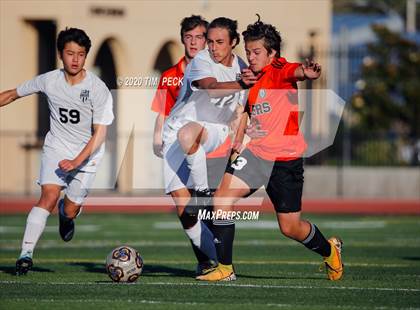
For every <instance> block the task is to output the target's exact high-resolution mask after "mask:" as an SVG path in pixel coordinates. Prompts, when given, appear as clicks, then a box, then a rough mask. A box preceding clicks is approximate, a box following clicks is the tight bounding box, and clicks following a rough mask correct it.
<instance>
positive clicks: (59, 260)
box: [0, 257, 417, 277]
mask: <svg viewBox="0 0 420 310" xmlns="http://www.w3.org/2000/svg"><path fill="white" fill-rule="evenodd" d="M15 261H16V257H9V258H0V263H10V264H12V263H14V262H15ZM144 262H145V263H146V264H152V265H153V264H156V265H163V264H167V265H179V264H191V265H193V264H196V263H197V262H196V261H193V260H148V259H146V260H144ZM36 263H40V264H48V263H50V264H55V263H57V264H62V263H93V264H104V265H105V258H104V259H103V260H98V259H86V258H80V259H79V258H40V259H36ZM235 264H238V265H313V266H319V265H320V264H321V263H320V262H319V261H291V260H267V261H258V260H236V261H235ZM345 265H346V266H348V267H378V268H413V266H415V265H413V264H409V263H408V264H381V263H361V262H353V263H347V262H346V263H345ZM1 272H2V271H1V270H0V273H1ZM413 277H417V276H414V275H413Z"/></svg>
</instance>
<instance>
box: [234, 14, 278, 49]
mask: <svg viewBox="0 0 420 310" xmlns="http://www.w3.org/2000/svg"><path fill="white" fill-rule="evenodd" d="M257 17H258V20H257V21H256V22H255V23H254V24H250V25H248V27H246V30H245V31H244V32H242V35H243V37H244V41H245V42H249V41H257V40H261V39H264V43H263V44H264V47H265V49H266V50H267V51H268V53H269V54H270V53H271V52H272V51H273V50H274V51H276V56H275V57H280V45H281V36H280V33H279V32H278V31H277V29H276V27H274V26H273V25H270V24H264V23H263V22H262V21H260V15H258V14H257Z"/></svg>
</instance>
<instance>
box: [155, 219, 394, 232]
mask: <svg viewBox="0 0 420 310" xmlns="http://www.w3.org/2000/svg"><path fill="white" fill-rule="evenodd" d="M317 226H319V227H320V228H328V229H346V230H347V229H350V230H351V229H378V228H385V227H386V226H387V223H386V221H382V220H380V221H320V222H319V223H317ZM153 228H156V229H165V230H166V229H181V223H180V222H179V221H164V222H163V221H162V222H155V223H154V224H153ZM235 228H237V229H256V230H260V229H263V230H264V229H270V230H271V229H274V230H276V229H277V230H278V229H279V224H278V223H277V221H263V220H261V221H259V220H253V221H237V222H236V223H235Z"/></svg>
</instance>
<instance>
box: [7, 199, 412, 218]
mask: <svg viewBox="0 0 420 310" xmlns="http://www.w3.org/2000/svg"><path fill="white" fill-rule="evenodd" d="M36 201H37V200H36V198H5V197H0V214H19V213H27V212H29V210H30V209H31V208H32V206H33V205H34V204H35V203H36ZM302 209H303V212H306V213H315V214H366V215H367V214H386V215H392V214H397V215H420V200H384V199H342V200H339V199H307V200H303V206H302ZM235 210H238V211H239V210H240V211H251V210H259V211H261V212H273V210H274V209H273V207H272V205H271V203H270V201H269V200H268V199H267V198H263V197H250V198H246V199H241V200H240V201H239V202H238V203H237V204H236V205H235ZM83 212H84V213H170V212H174V204H173V202H172V199H171V198H170V197H167V196H165V197H91V198H88V199H87V200H86V203H85V205H84V208H83Z"/></svg>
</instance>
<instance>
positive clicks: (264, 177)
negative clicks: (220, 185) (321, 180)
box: [226, 149, 303, 213]
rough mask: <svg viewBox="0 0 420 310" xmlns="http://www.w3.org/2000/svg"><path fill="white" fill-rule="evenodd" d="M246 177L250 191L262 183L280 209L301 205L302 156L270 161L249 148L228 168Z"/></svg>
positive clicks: (240, 176) (243, 178) (244, 179)
mask: <svg viewBox="0 0 420 310" xmlns="http://www.w3.org/2000/svg"><path fill="white" fill-rule="evenodd" d="M226 173H230V174H232V175H234V176H236V177H238V178H240V179H241V180H242V181H244V182H245V183H246V184H247V185H248V186H249V188H250V189H251V194H252V193H254V192H255V191H256V190H258V189H259V188H260V187H262V186H265V190H266V192H267V194H268V196H269V197H270V200H271V202H272V203H273V205H274V209H275V210H276V212H277V213H290V212H298V211H300V210H301V207H302V190H303V159H302V158H299V159H295V160H290V161H268V160H264V159H262V158H259V157H257V156H255V155H254V154H253V153H252V152H250V151H249V150H248V149H245V150H244V151H243V152H242V154H241V155H240V156H239V157H238V158H237V159H236V160H235V161H233V162H232V163H231V164H230V165H228V166H227V168H226Z"/></svg>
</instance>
